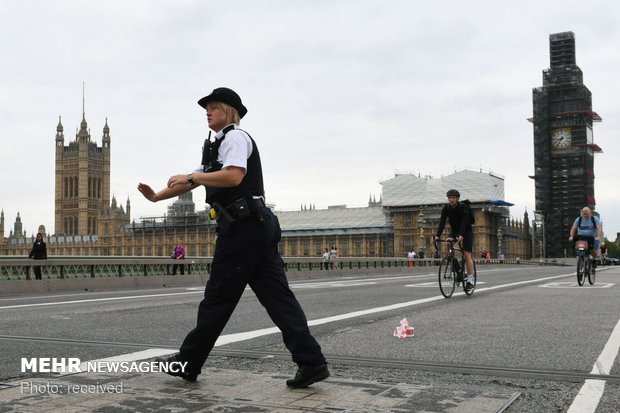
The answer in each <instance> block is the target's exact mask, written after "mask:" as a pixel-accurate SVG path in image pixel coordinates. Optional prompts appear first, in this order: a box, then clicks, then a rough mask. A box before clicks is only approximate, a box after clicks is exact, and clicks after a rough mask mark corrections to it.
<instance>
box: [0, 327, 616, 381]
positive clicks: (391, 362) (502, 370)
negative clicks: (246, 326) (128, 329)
mask: <svg viewBox="0 0 620 413" xmlns="http://www.w3.org/2000/svg"><path fill="white" fill-rule="evenodd" d="M0 340H11V341H29V342H46V343H64V344H80V345H89V346H108V347H132V348H141V349H148V348H169V349H171V350H177V349H178V346H170V345H159V344H144V343H121V342H114V341H96V340H72V339H61V338H48V337H27V336H8V335H0ZM211 354H214V355H218V356H228V357H245V358H254V359H265V358H274V359H278V360H290V359H291V355H290V354H289V353H288V352H282V351H259V350H236V349H221V348H214V349H213V350H212V351H211ZM325 357H326V358H327V360H328V362H329V363H330V364H333V365H343V366H346V365H350V366H361V367H374V368H390V369H395V368H396V369H402V370H425V371H437V372H444V373H457V374H476V375H486V376H499V377H510V378H519V379H533V380H550V381H568V382H575V383H582V382H584V381H585V380H602V381H605V382H607V383H609V384H620V375H603V374H590V373H583V372H575V371H567V370H542V369H527V368H511V367H495V366H478V365H466V364H457V363H438V362H427V361H416V360H400V359H380V358H367V357H346V356H333V355H332V356H330V355H326V356H325Z"/></svg>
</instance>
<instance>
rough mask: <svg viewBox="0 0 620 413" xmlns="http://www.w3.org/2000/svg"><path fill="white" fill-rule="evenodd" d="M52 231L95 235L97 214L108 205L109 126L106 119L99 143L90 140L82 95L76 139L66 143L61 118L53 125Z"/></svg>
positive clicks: (63, 233)
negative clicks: (53, 205) (80, 114)
mask: <svg viewBox="0 0 620 413" xmlns="http://www.w3.org/2000/svg"><path fill="white" fill-rule="evenodd" d="M55 169H56V181H55V219H54V224H55V227H54V232H55V233H56V234H57V235H91V234H97V227H98V225H97V220H98V216H99V214H100V213H101V211H103V210H104V208H107V207H108V206H109V205H110V128H109V126H108V120H107V118H106V121H105V125H104V127H103V136H102V145H101V146H98V145H97V143H95V142H93V141H92V140H91V135H90V129H89V128H88V124H87V123H86V112H85V109H84V95H83V94H82V122H81V123H80V129H79V131H77V133H76V135H75V140H73V141H71V142H69V145H68V146H65V137H64V128H63V125H62V119H61V118H60V117H59V118H58V125H57V126H56V168H55Z"/></svg>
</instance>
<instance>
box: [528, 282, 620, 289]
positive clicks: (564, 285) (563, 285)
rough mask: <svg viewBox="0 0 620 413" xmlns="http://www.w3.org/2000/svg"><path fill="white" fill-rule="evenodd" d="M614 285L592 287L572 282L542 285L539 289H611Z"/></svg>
mask: <svg viewBox="0 0 620 413" xmlns="http://www.w3.org/2000/svg"><path fill="white" fill-rule="evenodd" d="M614 285H615V284H614V283H596V284H594V285H584V286H580V285H579V284H577V283H576V282H574V281H566V282H557V283H549V284H543V285H539V287H541V288H611V287H613V286H614Z"/></svg>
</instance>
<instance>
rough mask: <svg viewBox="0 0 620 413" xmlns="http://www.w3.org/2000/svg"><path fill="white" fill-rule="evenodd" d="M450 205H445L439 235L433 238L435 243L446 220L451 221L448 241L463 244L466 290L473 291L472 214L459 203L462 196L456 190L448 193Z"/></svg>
mask: <svg viewBox="0 0 620 413" xmlns="http://www.w3.org/2000/svg"><path fill="white" fill-rule="evenodd" d="M446 196H447V197H448V204H447V205H444V207H443V209H442V210H441V218H440V219H439V228H437V235H435V236H434V237H433V241H435V240H436V239H438V238H439V237H440V236H441V233H442V232H443V230H444V228H445V227H446V219H449V220H450V236H449V237H448V239H453V240H456V241H457V242H462V248H463V259H464V260H465V270H466V271H465V272H466V274H467V280H466V281H465V282H466V283H467V284H465V288H466V289H467V290H471V289H472V288H474V261H473V260H472V257H471V253H472V251H473V247H474V231H473V229H472V227H471V223H470V222H471V221H470V214H471V210H470V208H469V206H468V205H465V204H464V203H462V202H459V199H460V197H461V194H460V193H459V191H457V190H456V189H450V190H449V191H448V193H446Z"/></svg>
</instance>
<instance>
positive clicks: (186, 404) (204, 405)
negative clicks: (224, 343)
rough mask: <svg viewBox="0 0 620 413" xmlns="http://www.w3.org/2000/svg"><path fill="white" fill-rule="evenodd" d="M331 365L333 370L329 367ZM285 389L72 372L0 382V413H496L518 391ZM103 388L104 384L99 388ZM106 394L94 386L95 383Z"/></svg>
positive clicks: (210, 375)
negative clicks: (69, 373) (0, 383)
mask: <svg viewBox="0 0 620 413" xmlns="http://www.w3.org/2000/svg"><path fill="white" fill-rule="evenodd" d="M332 370H333V369H332ZM336 376H337V375H335V374H332V376H331V377H330V378H328V379H327V380H325V381H323V382H321V383H317V384H315V385H313V386H312V387H309V388H305V389H289V388H287V387H286V384H285V381H286V379H287V378H290V377H289V376H285V375H282V374H269V373H255V372H248V371H241V370H232V369H221V368H206V369H203V372H202V375H201V376H200V377H199V379H198V382H196V383H187V382H185V381H183V380H181V379H178V378H174V377H169V376H166V375H165V374H161V373H160V374H154V373H144V374H142V373H130V374H119V373H115V374H109V373H106V374H103V373H79V374H72V375H64V376H56V377H54V378H28V379H19V380H14V381H10V382H4V383H2V385H0V413H5V412H20V413H28V412H62V413H71V412H102V413H108V412H109V413H112V412H231V413H232V412H270V413H272V412H326V413H327V412H329V413H334V412H382V413H384V412H459V413H468V412H472V413H473V412H476V413H481V412H498V411H502V410H503V408H504V407H506V406H508V405H509V404H510V403H511V402H512V400H514V398H515V397H516V396H518V393H508V392H505V393H502V392H501V391H498V390H497V388H493V389H488V390H485V389H484V388H482V389H481V388H480V387H479V386H478V387H476V388H475V389H473V388H472V389H469V388H467V389H463V388H454V387H445V388H442V387H437V386H428V385H411V384H403V383H378V382H371V381H365V380H351V379H344V378H338V377H336ZM97 386H99V387H97ZM105 386H107V387H105ZM104 388H105V389H106V390H107V391H108V392H103V393H102V392H101V391H102V389H104Z"/></svg>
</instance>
